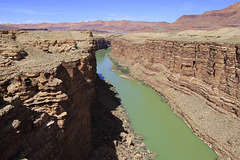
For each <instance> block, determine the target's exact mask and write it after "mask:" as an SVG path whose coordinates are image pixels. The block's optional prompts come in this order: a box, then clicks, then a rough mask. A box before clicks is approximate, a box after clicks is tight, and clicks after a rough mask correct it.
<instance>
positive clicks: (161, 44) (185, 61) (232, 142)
mask: <svg viewBox="0 0 240 160" xmlns="http://www.w3.org/2000/svg"><path fill="white" fill-rule="evenodd" d="M135 39H136V37H135V38H134V37H132V38H131V37H130V38H126V36H125V37H124V36H123V37H119V38H115V39H113V40H112V42H111V43H112V47H113V51H112V56H113V57H114V58H116V59H118V61H119V63H120V64H121V65H125V66H128V67H129V68H130V74H131V75H132V76H133V77H135V78H137V79H140V80H143V81H145V82H146V83H148V84H149V85H150V86H151V87H153V89H155V90H156V91H157V92H160V93H162V94H163V95H164V96H165V97H166V98H167V99H169V104H170V105H171V107H172V109H173V111H174V112H175V113H177V114H178V115H179V116H180V117H182V119H183V120H184V121H185V122H186V123H187V124H188V125H189V127H190V128H192V130H193V131H194V132H195V133H196V134H197V135H198V136H199V137H200V138H201V139H203V140H204V141H205V142H206V143H208V145H209V146H211V147H213V148H214V150H215V151H216V152H217V153H218V154H220V155H221V156H223V157H230V158H231V159H239V157H240V152H239V151H240V147H239V146H240V137H239V129H240V120H239V118H240V97H239V95H240V92H239V89H240V79H239V76H240V58H239V57H240V56H239V55H240V47H239V45H234V44H226V43H214V42H184V41H173V40H153V39H152V40H151V38H148V39H147V40H146V41H145V42H144V41H141V40H138V41H136V40H135ZM139 39H141V38H139Z"/></svg>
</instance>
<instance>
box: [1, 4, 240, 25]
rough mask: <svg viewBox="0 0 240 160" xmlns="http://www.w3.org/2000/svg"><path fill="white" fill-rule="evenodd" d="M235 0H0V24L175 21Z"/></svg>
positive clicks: (223, 6) (221, 7)
mask: <svg viewBox="0 0 240 160" xmlns="http://www.w3.org/2000/svg"><path fill="white" fill-rule="evenodd" d="M236 2H238V1H237V0H197V1H193V0H144V1H142V0H67V1H66V0H65V1H63V0H0V24H3V23H41V22H52V23H59V22H80V21H94V20H104V21H110V20H117V21H118V20H131V21H150V22H160V21H166V22H174V21H175V20H176V19H177V18H179V17H180V16H182V15H189V14H201V13H203V12H204V11H211V10H216V9H223V8H226V7H228V6H229V5H232V4H234V3H236Z"/></svg>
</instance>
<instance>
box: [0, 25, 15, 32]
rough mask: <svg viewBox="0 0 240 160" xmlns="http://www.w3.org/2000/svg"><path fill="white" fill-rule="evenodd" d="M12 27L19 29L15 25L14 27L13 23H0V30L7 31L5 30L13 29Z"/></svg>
mask: <svg viewBox="0 0 240 160" xmlns="http://www.w3.org/2000/svg"><path fill="white" fill-rule="evenodd" d="M14 29H19V28H17V27H14V26H13V25H10V26H8V25H0V31H7V30H14Z"/></svg>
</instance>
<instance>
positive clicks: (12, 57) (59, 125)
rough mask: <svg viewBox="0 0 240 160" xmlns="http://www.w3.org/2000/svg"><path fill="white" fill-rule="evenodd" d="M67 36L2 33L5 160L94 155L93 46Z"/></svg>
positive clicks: (0, 148)
mask: <svg viewBox="0 0 240 160" xmlns="http://www.w3.org/2000/svg"><path fill="white" fill-rule="evenodd" d="M64 34H65V33H64V32H62V33H61V34H59V33H53V32H52V33H49V32H43V33H39V32H21V31H20V32H19V31H17V32H15V31H13V32H5V33H2V34H1V39H0V42H1V43H0V54H1V63H0V64H1V68H0V71H1V72H0V75H1V76H0V91H1V94H0V102H1V103H0V153H1V154H0V159H2V160H5V159H6V160H7V159H22V158H27V159H86V158H87V157H88V156H89V154H90V152H91V151H92V136H91V135H92V134H91V107H92V104H93V102H94V101H95V78H96V60H95V49H94V45H93V43H94V42H93V39H92V37H91V36H90V34H89V33H79V32H78V35H76V36H77V38H78V40H79V41H72V40H70V39H69V38H68V37H67V36H65V35H64ZM66 34H67V35H68V36H69V34H70V33H66ZM53 36H54V37H55V36H56V37H57V36H59V38H57V39H55V40H52V39H53ZM56 37H55V38H56ZM37 40H38V41H37Z"/></svg>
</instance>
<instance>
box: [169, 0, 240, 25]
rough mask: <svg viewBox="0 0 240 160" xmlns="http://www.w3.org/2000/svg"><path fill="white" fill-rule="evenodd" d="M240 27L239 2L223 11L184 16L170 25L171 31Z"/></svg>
mask: <svg viewBox="0 0 240 160" xmlns="http://www.w3.org/2000/svg"><path fill="white" fill-rule="evenodd" d="M223 27H240V2H237V3H235V4H233V5H231V6H229V7H227V8H225V9H222V10H214V11H208V12H205V13H203V14H200V15H184V16H182V17H180V18H179V19H177V20H176V21H175V22H174V23H172V24H171V25H170V28H172V29H180V30H183V29H207V30H209V29H217V28H223Z"/></svg>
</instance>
